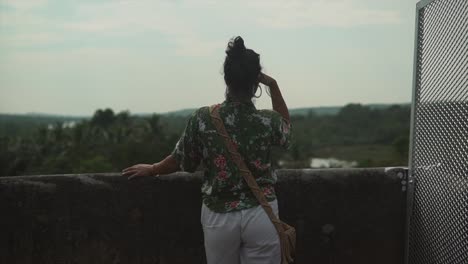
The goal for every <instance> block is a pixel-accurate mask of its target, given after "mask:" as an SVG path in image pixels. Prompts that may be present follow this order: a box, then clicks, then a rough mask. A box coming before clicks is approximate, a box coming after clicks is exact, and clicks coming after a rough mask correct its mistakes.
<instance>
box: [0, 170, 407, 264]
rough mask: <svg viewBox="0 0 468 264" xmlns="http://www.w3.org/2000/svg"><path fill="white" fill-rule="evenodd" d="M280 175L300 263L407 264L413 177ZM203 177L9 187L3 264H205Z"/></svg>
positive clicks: (23, 181) (8, 180) (3, 203)
mask: <svg viewBox="0 0 468 264" xmlns="http://www.w3.org/2000/svg"><path fill="white" fill-rule="evenodd" d="M278 175H279V181H278V184H277V191H278V196H279V199H278V200H279V207H280V215H281V218H283V220H285V221H286V222H288V223H290V224H292V225H294V226H295V227H296V228H297V232H298V245H297V247H298V251H297V253H298V255H297V261H296V263H347V264H352V263H359V264H365V263H372V264H374V263H380V264H387V263H388V264H390V263H392V264H393V263H402V260H403V244H404V243H403V241H404V223H405V212H406V205H405V204H406V198H405V197H406V192H405V191H404V189H405V185H404V179H405V177H406V172H405V170H403V169H393V170H389V171H387V172H385V169H383V168H376V169H352V170H336V169H328V170H280V171H278ZM200 176H201V175H200V174H196V175H191V174H184V173H179V174H175V175H170V176H163V177H162V178H160V179H157V178H153V177H148V178H141V179H136V180H132V181H128V180H127V179H126V178H124V177H122V176H119V175H118V174H86V175H56V176H25V177H4V178H0V213H1V215H0V232H1V233H0V263H9V264H14V263H21V264H23V263H35V264H40V263H47V264H51V263H61V264H62V263H91V264H92V263H100V264H103V263H125V264H126V263H204V248H203V233H202V229H201V225H200V208H201V196H200V191H199V189H200Z"/></svg>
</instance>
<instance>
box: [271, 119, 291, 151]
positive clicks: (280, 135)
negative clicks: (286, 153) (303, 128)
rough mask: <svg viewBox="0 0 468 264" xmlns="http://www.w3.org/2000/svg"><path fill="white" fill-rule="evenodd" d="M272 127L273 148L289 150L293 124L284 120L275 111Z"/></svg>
mask: <svg viewBox="0 0 468 264" xmlns="http://www.w3.org/2000/svg"><path fill="white" fill-rule="evenodd" d="M271 126H272V141H273V142H272V144H273V146H280V147H282V148H284V149H289V147H290V142H291V123H290V122H289V121H288V120H286V119H284V118H283V117H282V116H281V115H280V114H279V113H278V112H275V111H273V115H272V118H271Z"/></svg>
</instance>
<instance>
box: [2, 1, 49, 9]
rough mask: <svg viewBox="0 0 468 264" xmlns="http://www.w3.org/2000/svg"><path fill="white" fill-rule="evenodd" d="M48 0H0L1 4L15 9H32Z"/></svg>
mask: <svg viewBox="0 0 468 264" xmlns="http://www.w3.org/2000/svg"><path fill="white" fill-rule="evenodd" d="M47 2H48V0H0V4H2V5H6V6H9V7H12V8H15V9H31V8H36V7H41V6H44V5H46V4H47Z"/></svg>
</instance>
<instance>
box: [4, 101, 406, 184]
mask: <svg viewBox="0 0 468 264" xmlns="http://www.w3.org/2000/svg"><path fill="white" fill-rule="evenodd" d="M327 110H330V109H327ZM187 111H188V110H187ZM301 111H302V112H301V113H302V114H297V115H292V120H291V121H292V124H293V142H292V146H291V149H290V150H289V151H288V152H284V151H279V150H274V151H273V153H272V154H273V155H272V158H273V163H274V164H276V165H277V166H278V164H280V161H289V162H288V163H285V164H286V165H283V167H287V168H304V167H308V164H309V161H310V158H312V157H323V158H328V157H334V158H338V159H343V160H354V161H358V163H359V166H362V167H373V166H398V165H406V163H407V157H408V144H409V138H408V136H409V122H410V109H409V106H402V105H394V106H390V107H385V108H384V107H375V106H374V107H370V106H362V105H359V104H350V105H347V106H345V107H342V108H340V109H336V111H335V113H334V114H332V113H329V114H323V113H318V114H317V113H316V112H315V111H313V110H311V109H309V110H308V111H306V110H305V109H303V110H301ZM187 119H188V116H184V115H155V114H153V115H131V114H130V112H128V111H123V112H120V113H114V112H113V111H112V109H109V108H107V109H98V110H97V111H96V112H95V113H94V115H93V116H92V117H91V118H88V119H85V118H66V117H55V118H52V117H50V116H41V117H38V116H35V117H24V116H17V118H16V119H15V118H14V116H11V115H0V176H5V175H11V176H13V175H28V174H29V175H31V174H62V173H89V172H111V171H114V172H115V171H120V170H122V169H123V168H125V167H127V166H130V165H133V164H137V163H154V162H157V161H159V160H161V159H162V158H164V157H165V156H166V155H168V154H169V153H170V152H171V151H172V149H173V148H174V146H175V143H176V142H177V140H178V138H179V136H180V134H181V133H182V131H183V129H184V127H185V124H186V121H187ZM71 121H72V123H71Z"/></svg>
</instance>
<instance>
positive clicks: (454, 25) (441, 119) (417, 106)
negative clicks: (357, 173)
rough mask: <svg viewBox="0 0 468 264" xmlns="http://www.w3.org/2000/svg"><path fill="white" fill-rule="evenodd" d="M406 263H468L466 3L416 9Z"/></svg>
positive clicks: (450, 0)
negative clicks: (410, 207) (410, 194)
mask: <svg viewBox="0 0 468 264" xmlns="http://www.w3.org/2000/svg"><path fill="white" fill-rule="evenodd" d="M416 15H417V20H416V21H417V25H416V30H417V31H416V49H415V52H416V54H415V79H414V94H413V114H412V115H413V116H412V139H411V142H412V143H411V151H410V153H411V154H410V156H411V157H410V159H411V161H410V176H411V178H410V179H411V181H412V182H413V188H412V192H411V193H412V199H413V200H412V206H413V207H412V208H413V209H412V212H411V218H410V225H409V250H408V263H410V264H432V263H437V264H445V263H446V264H449V263H450V264H458V263H460V264H462V263H463V264H467V263H468V0H434V1H421V2H420V3H419V4H418V8H417V14H416Z"/></svg>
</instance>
